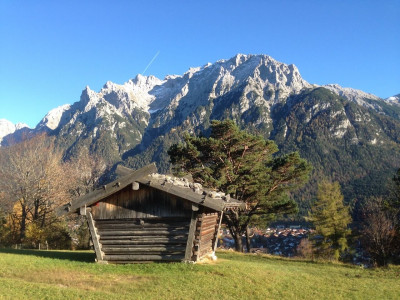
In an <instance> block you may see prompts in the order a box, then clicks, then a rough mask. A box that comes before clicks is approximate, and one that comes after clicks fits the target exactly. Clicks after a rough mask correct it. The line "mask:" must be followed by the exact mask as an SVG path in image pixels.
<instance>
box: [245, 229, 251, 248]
mask: <svg viewBox="0 0 400 300" xmlns="http://www.w3.org/2000/svg"><path fill="white" fill-rule="evenodd" d="M250 247H251V240H250V228H249V226H246V248H247V253H250Z"/></svg>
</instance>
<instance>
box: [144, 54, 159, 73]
mask: <svg viewBox="0 0 400 300" xmlns="http://www.w3.org/2000/svg"><path fill="white" fill-rule="evenodd" d="M158 54H160V51H157V53H156V55H154V57H153V58H152V59H151V61H150V62H149V64H148V65H147V67H146V68H144V71H143V72H142V75H144V73H145V72H146V71H147V69H148V68H149V67H150V65H151V64H152V63H153V62H154V61H155V59H156V58H157V56H158Z"/></svg>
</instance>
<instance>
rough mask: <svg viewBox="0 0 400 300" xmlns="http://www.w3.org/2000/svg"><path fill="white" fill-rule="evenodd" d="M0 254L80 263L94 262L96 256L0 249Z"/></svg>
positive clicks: (64, 252)
mask: <svg viewBox="0 0 400 300" xmlns="http://www.w3.org/2000/svg"><path fill="white" fill-rule="evenodd" d="M0 253H8V254H17V255H32V256H38V257H46V258H54V259H65V260H71V261H80V262H94V261H95V257H96V255H95V254H94V253H93V252H90V251H69V250H57V251H55V250H26V249H22V250H19V249H11V248H0Z"/></svg>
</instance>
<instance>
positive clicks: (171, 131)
mask: <svg viewBox="0 0 400 300" xmlns="http://www.w3.org/2000/svg"><path fill="white" fill-rule="evenodd" d="M392 98H393V97H391V98H388V99H387V100H383V99H380V98H379V97H377V96H374V95H371V94H367V93H365V92H362V91H358V90H355V89H351V88H342V87H340V86H338V85H327V86H325V87H319V86H317V85H313V84H310V83H308V82H307V81H305V80H304V79H303V78H302V77H301V75H300V72H299V70H298V69H297V68H296V66H294V65H286V64H284V63H280V62H278V61H276V60H274V59H273V58H271V57H269V56H266V55H242V54H238V55H236V56H234V57H233V58H231V59H228V60H221V61H218V62H216V63H214V64H207V65H205V66H203V67H200V68H192V69H190V70H188V71H187V72H186V73H185V74H183V75H181V76H177V75H174V76H167V77H166V78H164V79H163V80H160V79H157V78H155V77H153V76H149V77H145V76H141V75H138V76H137V77H136V78H134V79H131V80H129V81H128V82H126V83H124V84H115V83H111V82H107V83H106V84H105V85H104V87H103V88H102V89H101V90H100V91H99V92H95V91H93V90H91V89H90V88H88V87H87V88H86V89H85V90H84V91H83V92H82V96H81V99H80V101H79V102H76V103H74V104H73V105H66V106H62V107H60V108H58V109H55V110H52V111H51V112H49V114H47V115H46V117H45V118H44V119H43V120H42V121H41V122H40V123H39V124H38V126H37V127H36V128H35V129H31V130H30V132H27V129H26V128H24V129H23V130H24V131H23V134H22V133H21V132H20V131H19V130H17V131H15V133H13V134H11V135H8V136H6V137H4V139H3V142H2V145H7V144H10V143H12V142H13V141H16V140H18V139H19V138H20V137H21V135H25V136H27V135H30V134H36V133H40V132H43V131H45V132H47V133H49V134H50V135H53V136H54V137H55V141H56V144H57V145H58V146H59V147H60V148H62V149H63V151H64V157H65V158H66V159H69V158H72V157H74V156H77V155H78V153H79V149H82V148H87V149H89V150H90V153H92V154H96V155H99V156H101V157H103V159H104V160H105V162H106V163H107V164H115V163H123V164H125V165H127V166H129V167H132V168H139V167H142V166H144V165H146V164H148V163H150V162H152V161H156V162H157V166H158V168H159V171H160V172H169V171H170V167H171V165H170V162H169V157H168V154H167V149H169V147H170V146H172V145H173V144H176V143H179V142H181V141H182V137H183V133H184V132H188V133H189V134H199V133H200V132H204V134H205V135H209V134H210V125H211V121H212V120H224V119H232V120H234V121H235V122H236V124H237V125H238V126H239V128H241V129H246V130H247V131H248V132H249V133H256V134H259V135H262V136H263V137H264V138H266V139H271V140H274V141H275V143H276V144H277V145H278V148H279V153H278V154H279V155H281V154H286V153H290V152H293V151H299V153H300V156H301V157H304V158H305V159H307V161H309V162H310V163H312V164H313V166H314V171H313V174H312V176H311V180H310V183H309V184H308V185H307V186H305V187H304V188H303V189H302V191H301V192H299V193H296V195H295V196H296V199H297V201H298V202H299V203H300V209H301V210H302V211H303V212H305V211H307V210H308V209H309V205H310V201H309V200H310V199H311V198H312V197H315V195H316V181H317V179H319V178H321V177H324V178H327V179H329V180H331V181H339V182H340V183H341V185H342V191H343V194H344V195H345V200H346V201H347V202H349V201H350V202H351V203H352V205H358V204H357V203H358V202H359V200H362V199H364V198H366V197H368V196H371V195H374V196H382V195H384V194H385V193H386V188H385V183H386V182H387V179H388V178H389V177H390V176H392V174H394V172H395V170H397V169H398V167H399V165H400V151H399V143H400V130H399V129H400V121H399V118H400V106H399V104H398V101H397V100H396V99H397V98H395V97H394V98H393V99H394V100H393V99H392Z"/></svg>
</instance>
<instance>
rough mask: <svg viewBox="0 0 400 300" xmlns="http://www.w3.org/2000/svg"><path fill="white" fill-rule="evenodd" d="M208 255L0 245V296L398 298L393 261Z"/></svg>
mask: <svg viewBox="0 0 400 300" xmlns="http://www.w3.org/2000/svg"><path fill="white" fill-rule="evenodd" d="M217 256H218V260H217V261H216V262H212V263H211V262H210V263H200V264H184V263H146V264H130V265H112V264H109V265H105V264H97V263H94V257H95V256H94V253H92V252H79V251H35V250H13V249H0V299H209V300H211V299H400V267H399V266H390V267H388V268H384V269H362V268H360V267H356V266H349V265H343V264H332V263H323V262H318V263H316V262H310V261H302V260H293V259H284V258H277V257H272V256H260V255H250V254H238V253H233V252H218V253H217Z"/></svg>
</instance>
